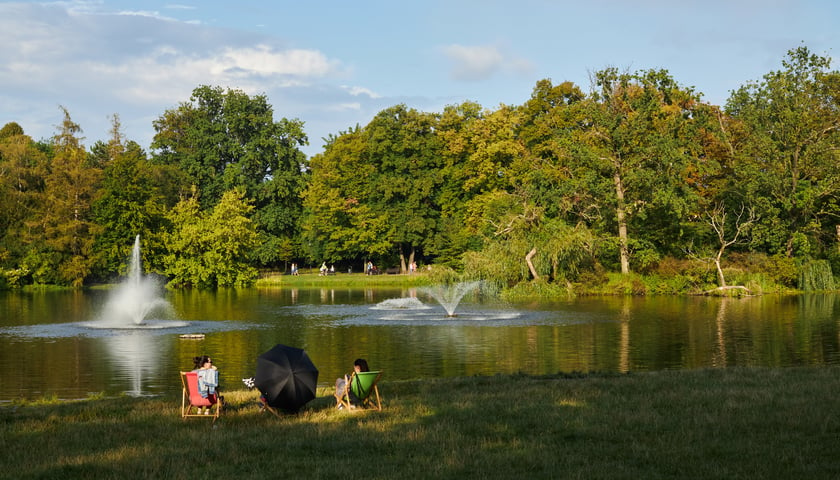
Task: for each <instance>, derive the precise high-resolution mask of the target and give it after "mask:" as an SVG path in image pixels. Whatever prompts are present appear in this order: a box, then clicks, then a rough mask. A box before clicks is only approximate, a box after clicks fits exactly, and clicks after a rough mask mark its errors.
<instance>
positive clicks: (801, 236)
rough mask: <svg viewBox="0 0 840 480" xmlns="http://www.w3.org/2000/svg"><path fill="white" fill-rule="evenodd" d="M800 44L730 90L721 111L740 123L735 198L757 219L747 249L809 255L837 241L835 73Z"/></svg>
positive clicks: (838, 81)
mask: <svg viewBox="0 0 840 480" xmlns="http://www.w3.org/2000/svg"><path fill="white" fill-rule="evenodd" d="M830 65H831V59H830V58H828V57H821V56H818V55H815V54H812V53H811V52H810V51H809V50H808V48H806V47H804V46H802V47H799V48H796V49H793V50H790V51H789V52H788V55H787V58H786V59H785V60H783V61H782V66H783V68H782V69H781V70H778V71H773V72H770V73H768V74H766V75H765V76H764V77H763V80H762V81H760V82H751V83H748V84H746V85H745V86H743V87H741V88H740V89H738V90H737V91H735V92H733V94H732V96H731V97H730V98H729V101H728V102H727V105H726V111H727V113H729V114H730V115H732V116H733V117H734V118H736V119H738V120H739V121H740V122H742V123H743V125H744V126H745V128H746V130H747V135H745V141H744V142H743V143H742V144H740V145H738V148H737V150H736V152H735V154H736V156H737V167H736V168H735V169H734V173H735V175H736V176H737V184H738V186H739V188H740V192H741V194H742V195H743V196H744V197H745V198H746V199H747V202H748V203H749V204H751V205H753V206H754V207H755V208H756V212H757V214H758V215H760V217H761V219H760V220H759V221H758V222H757V223H756V224H755V225H754V227H753V230H752V238H753V246H754V247H755V248H764V249H767V250H768V251H769V252H770V253H780V254H784V255H787V256H789V257H790V256H809V255H814V254H817V253H818V252H819V250H820V249H825V248H826V246H827V244H829V243H830V244H833V243H834V241H835V239H836V232H835V230H834V225H836V224H837V218H838V214H840V208H838V199H839V198H840V189H838V186H840V168H838V161H837V160H838V156H837V145H838V144H840V111H838V98H840V73H838V72H837V71H835V70H830Z"/></svg>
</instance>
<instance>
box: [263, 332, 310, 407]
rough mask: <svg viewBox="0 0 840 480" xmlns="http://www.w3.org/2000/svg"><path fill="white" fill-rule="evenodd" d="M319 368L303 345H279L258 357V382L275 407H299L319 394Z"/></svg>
mask: <svg viewBox="0 0 840 480" xmlns="http://www.w3.org/2000/svg"><path fill="white" fill-rule="evenodd" d="M317 385H318V369H317V368H315V365H313V364H312V360H310V359H309V355H307V354H306V352H304V351H303V350H302V349H300V348H295V347H289V346H287V345H280V344H277V345H275V346H274V347H273V348H272V349H271V350H269V351H267V352H265V353H263V354H262V355H260V356H259V357H257V375H256V376H255V377H254V386H256V387H257V388H258V389H259V391H260V392H262V394H263V396H264V397H265V400H266V402H268V404H269V405H271V406H272V407H274V408H280V409H283V410H287V411H297V410H299V409H300V407H302V406H304V405H306V403H307V402H309V401H310V400H312V399H313V398H315V388H316V387H317Z"/></svg>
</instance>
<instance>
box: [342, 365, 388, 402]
mask: <svg viewBox="0 0 840 480" xmlns="http://www.w3.org/2000/svg"><path fill="white" fill-rule="evenodd" d="M381 377H382V372H381V371H377V372H353V375H351V376H350V381H349V382H347V384H346V385H345V386H344V392H343V393H342V394H341V396H338V397H336V400H337V401H338V404H340V405H343V406H344V408H346V409H348V410H349V409H351V408H355V407H356V406H358V407H362V408H375V409H377V410H382V402H381V401H380V399H379V388H378V387H377V386H376V384H377V383H379V379H380V378H381ZM351 399H352V401H351Z"/></svg>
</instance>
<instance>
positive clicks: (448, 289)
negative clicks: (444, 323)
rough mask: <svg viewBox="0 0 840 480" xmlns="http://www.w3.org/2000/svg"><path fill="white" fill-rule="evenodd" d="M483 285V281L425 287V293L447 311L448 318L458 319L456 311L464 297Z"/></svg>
mask: <svg viewBox="0 0 840 480" xmlns="http://www.w3.org/2000/svg"><path fill="white" fill-rule="evenodd" d="M480 285H481V281H474V282H459V283H453V284H449V285H435V286H433V287H424V288H423V291H424V292H426V293H428V294H429V295H431V296H432V298H434V299H435V300H437V301H438V303H440V305H441V306H442V307H443V308H444V309H445V310H446V316H447V317H456V316H457V315H455V309H456V308H458V304H459V303H461V299H462V298H464V295H466V294H468V293H470V292H471V291H473V290H475V289H476V288H478V287H479V286H480Z"/></svg>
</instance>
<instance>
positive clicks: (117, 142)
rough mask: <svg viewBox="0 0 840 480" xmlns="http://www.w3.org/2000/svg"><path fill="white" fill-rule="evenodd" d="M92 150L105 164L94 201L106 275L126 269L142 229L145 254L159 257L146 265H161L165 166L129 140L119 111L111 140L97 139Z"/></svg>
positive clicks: (98, 245)
mask: <svg viewBox="0 0 840 480" xmlns="http://www.w3.org/2000/svg"><path fill="white" fill-rule="evenodd" d="M91 152H92V153H91V156H92V157H93V158H94V159H95V160H93V163H95V164H97V165H102V166H103V167H104V175H103V180H102V187H101V189H100V192H99V196H98V198H97V200H96V201H95V203H94V204H93V215H94V218H95V219H96V222H97V223H98V224H99V226H100V227H101V228H102V233H101V234H100V235H98V236H97V238H96V243H95V249H96V251H97V252H98V254H99V256H100V258H101V263H100V272H99V273H100V276H101V277H103V278H105V277H106V276H108V275H113V274H115V273H118V272H119V273H124V270H125V268H126V258H128V256H129V254H130V251H131V248H132V245H133V243H134V237H135V236H136V235H141V236H142V237H143V243H144V248H143V254H144V256H146V257H147V259H150V260H153V261H145V262H144V265H145V266H146V269H147V270H156V269H158V268H159V267H160V262H159V261H158V260H157V259H158V257H159V255H160V254H161V253H162V252H161V250H162V246H161V240H160V239H159V238H158V235H157V233H158V232H159V231H160V230H162V229H163V227H164V226H165V212H166V208H167V204H166V199H165V197H164V195H163V194H162V193H161V190H162V189H161V188H160V184H159V183H158V181H159V180H160V178H161V177H162V176H163V175H162V174H161V173H160V172H158V171H157V170H160V168H161V167H159V166H156V165H152V164H150V163H149V162H148V160H147V158H146V153H145V152H144V151H143V149H142V148H140V146H139V145H138V144H137V143H136V142H133V141H128V142H126V141H125V140H124V138H123V135H122V133H121V131H120V123H119V117H118V116H116V115H115V116H114V117H113V124H112V130H111V140H110V141H109V142H108V143H104V142H97V143H96V144H95V145H94V146H93V147H92V148H91ZM164 185H165V184H164Z"/></svg>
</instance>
